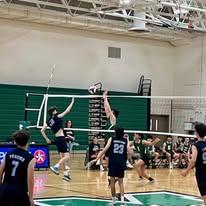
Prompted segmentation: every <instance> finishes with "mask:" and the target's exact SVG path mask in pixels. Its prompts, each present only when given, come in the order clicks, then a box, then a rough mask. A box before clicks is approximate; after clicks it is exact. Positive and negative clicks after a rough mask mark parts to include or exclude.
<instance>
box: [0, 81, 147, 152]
mask: <svg viewBox="0 0 206 206" xmlns="http://www.w3.org/2000/svg"><path fill="white" fill-rule="evenodd" d="M45 92H46V88H45V87H34V86H19V85H3V84H2V85H0V96H1V100H0V114H1V118H0V141H5V140H6V139H8V138H9V137H10V135H11V134H12V132H14V131H15V130H16V129H18V125H19V121H21V120H24V107H25V96H26V95H25V94H26V93H42V94H43V93H45ZM49 93H50V94H68V95H75V94H76V95H78V94H88V92H87V90H81V89H67V88H50V90H49ZM110 94H115V95H118V94H119V95H134V94H133V93H122V92H111V93H110ZM41 101H42V96H35V97H34V96H33V97H30V98H29V107H32V108H39V107H40V103H41ZM70 101H71V98H52V99H50V98H49V103H48V104H49V106H52V105H56V106H57V107H58V108H59V110H60V111H63V110H64V108H65V107H66V106H67V105H68V103H69V102H70ZM110 102H111V105H112V107H114V108H116V109H118V110H120V116H119V121H118V122H119V125H121V126H122V127H124V128H125V129H131V130H132V129H133V130H134V129H138V130H147V100H146V99H134V98H133V99H130V98H121V99H120V98H113V99H110ZM36 119H37V112H31V111H30V112H28V120H30V121H31V123H32V124H36ZM67 119H71V120H72V122H73V126H74V128H75V127H76V128H88V99H76V100H75V104H74V107H73V109H72V111H71V112H70V113H69V114H68V115H67V116H66V117H65V118H64V120H67ZM30 132H31V137H32V139H31V141H35V142H39V143H43V142H44V140H43V138H42V136H41V134H40V131H39V130H38V129H35V128H33V129H30ZM48 136H49V137H50V138H53V134H52V133H51V132H50V131H48ZM75 136H76V138H77V141H78V142H79V143H80V144H81V145H84V146H85V145H87V144H88V136H87V133H86V132H75ZM79 148H82V147H79Z"/></svg>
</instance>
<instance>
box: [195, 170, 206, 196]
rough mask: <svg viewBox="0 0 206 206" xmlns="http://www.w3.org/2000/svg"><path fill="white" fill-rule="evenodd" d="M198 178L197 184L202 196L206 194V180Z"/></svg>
mask: <svg viewBox="0 0 206 206" xmlns="http://www.w3.org/2000/svg"><path fill="white" fill-rule="evenodd" d="M204 176H205V174H203V177H204ZM196 180H197V185H198V188H199V191H200V194H201V196H204V195H206V181H205V180H203V179H202V177H201V178H198V177H197V176H196Z"/></svg>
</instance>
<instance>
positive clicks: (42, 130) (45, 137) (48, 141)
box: [41, 123, 51, 144]
mask: <svg viewBox="0 0 206 206" xmlns="http://www.w3.org/2000/svg"><path fill="white" fill-rule="evenodd" d="M47 126H48V125H47V123H46V124H45V125H44V126H43V128H42V129H41V134H42V136H43V137H44V139H45V140H46V142H47V144H51V140H50V139H49V138H48V137H47V135H46V129H47Z"/></svg>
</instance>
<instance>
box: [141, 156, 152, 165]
mask: <svg viewBox="0 0 206 206" xmlns="http://www.w3.org/2000/svg"><path fill="white" fill-rule="evenodd" d="M140 159H141V160H142V161H143V162H144V163H145V165H146V166H149V161H150V158H149V157H148V156H146V155H142V156H141V157H140Z"/></svg>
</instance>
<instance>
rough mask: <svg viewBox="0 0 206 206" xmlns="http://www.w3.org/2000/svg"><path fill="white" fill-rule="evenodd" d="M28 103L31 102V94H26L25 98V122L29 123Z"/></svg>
mask: <svg viewBox="0 0 206 206" xmlns="http://www.w3.org/2000/svg"><path fill="white" fill-rule="evenodd" d="M28 102H29V93H26V96H25V110H24V121H27V114H28V111H27V108H28Z"/></svg>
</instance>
